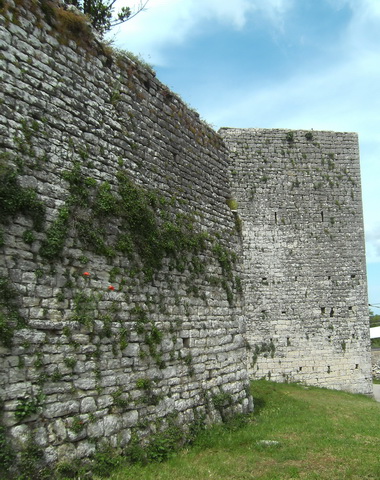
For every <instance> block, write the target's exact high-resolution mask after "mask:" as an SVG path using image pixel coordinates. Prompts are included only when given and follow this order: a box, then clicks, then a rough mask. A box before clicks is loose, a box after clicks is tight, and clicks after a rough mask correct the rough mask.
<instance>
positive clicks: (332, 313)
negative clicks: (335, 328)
mask: <svg viewBox="0 0 380 480" xmlns="http://www.w3.org/2000/svg"><path fill="white" fill-rule="evenodd" d="M333 316H334V309H333V308H332V309H331V310H330V317H333Z"/></svg>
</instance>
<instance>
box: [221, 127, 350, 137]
mask: <svg viewBox="0 0 380 480" xmlns="http://www.w3.org/2000/svg"><path fill="white" fill-rule="evenodd" d="M227 132H228V133H234V132H236V133H239V132H251V133H260V132H263V133H267V132H278V133H284V132H285V133H286V132H299V133H307V132H313V133H316V134H317V133H318V134H338V135H356V136H357V135H358V134H357V133H356V132H343V131H336V130H314V129H304V128H253V127H245V128H239V127H221V128H219V130H218V133H219V134H222V133H227Z"/></svg>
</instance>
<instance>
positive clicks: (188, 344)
mask: <svg viewBox="0 0 380 480" xmlns="http://www.w3.org/2000/svg"><path fill="white" fill-rule="evenodd" d="M182 340H183V346H184V347H185V348H189V347H190V337H185V338H183V339H182Z"/></svg>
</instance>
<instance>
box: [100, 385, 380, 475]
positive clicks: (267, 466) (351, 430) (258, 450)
mask: <svg viewBox="0 0 380 480" xmlns="http://www.w3.org/2000/svg"><path fill="white" fill-rule="evenodd" d="M252 394H253V396H254V398H255V405H256V413H255V414H254V415H253V416H252V417H251V418H250V420H249V422H248V423H247V424H246V425H243V426H242V427H241V428H238V429H236V428H231V427H226V426H224V427H223V426H216V427H214V428H212V429H210V430H208V431H206V432H204V433H203V434H202V435H201V436H200V437H199V438H198V440H197V441H196V443H195V444H194V445H193V446H192V447H189V448H188V449H185V450H183V451H181V452H179V453H177V454H174V455H173V456H172V457H171V458H170V459H169V460H168V461H166V462H164V463H160V464H157V463H152V464H149V465H146V466H139V465H133V466H125V467H121V468H120V470H117V471H115V472H114V473H113V474H112V475H111V476H110V477H109V478H110V479H111V480H124V479H133V480H169V479H170V480H171V479H173V478H175V479H176V480H185V479H186V480H206V479H215V480H247V479H260V480H290V479H303V480H304V479H306V480H324V479H325V480H349V479H351V480H363V479H365V480H378V479H379V478H380V458H379V434H380V403H377V402H375V401H374V400H373V399H370V398H367V397H365V396H363V395H353V394H348V393H344V392H337V391H331V390H326V389H320V388H314V387H303V386H300V385H295V384H276V383H272V382H266V381H257V382H253V383H252ZM268 440H271V441H274V442H276V443H273V444H269V445H268V444H265V442H263V441H268ZM96 478H98V479H99V478H103V477H96Z"/></svg>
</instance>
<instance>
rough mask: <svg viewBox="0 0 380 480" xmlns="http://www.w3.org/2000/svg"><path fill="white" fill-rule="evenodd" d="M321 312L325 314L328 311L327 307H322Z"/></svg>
mask: <svg viewBox="0 0 380 480" xmlns="http://www.w3.org/2000/svg"><path fill="white" fill-rule="evenodd" d="M321 313H322V315H324V314H325V313H326V307H321Z"/></svg>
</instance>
